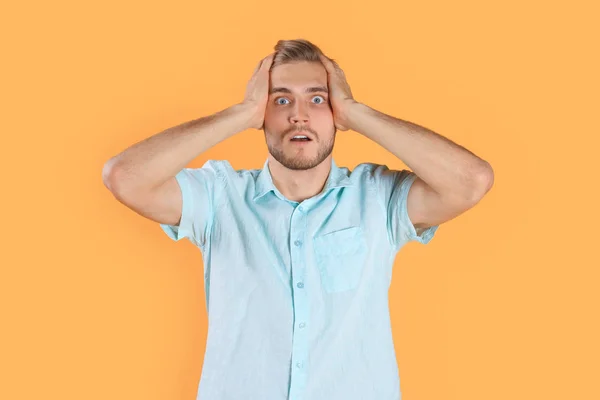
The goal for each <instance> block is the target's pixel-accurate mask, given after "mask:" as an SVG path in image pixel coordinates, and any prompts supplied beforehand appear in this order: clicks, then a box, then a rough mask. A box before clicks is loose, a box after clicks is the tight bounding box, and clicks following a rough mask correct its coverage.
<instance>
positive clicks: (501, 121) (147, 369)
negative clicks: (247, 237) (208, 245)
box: [0, 0, 600, 400]
mask: <svg viewBox="0 0 600 400" xmlns="http://www.w3.org/2000/svg"><path fill="white" fill-rule="evenodd" d="M252 3H253V2H246V1H240V0H238V1H234V2H222V1H219V2H183V1H177V2H166V1H162V2H157V1H154V2H148V1H128V2H120V1H114V0H113V1H104V2H94V3H87V2H81V1H55V2H41V1H36V2H28V3H21V4H19V5H16V4H17V2H13V3H12V4H11V3H7V4H5V5H3V6H2V12H1V13H0V14H1V16H0V30H1V31H0V33H1V39H0V40H1V41H2V47H1V48H2V63H1V66H0V68H1V69H2V71H1V74H0V76H1V78H0V79H1V80H2V82H1V89H0V91H1V92H2V96H1V99H2V104H1V113H2V119H1V124H2V136H1V139H2V143H1V147H2V157H1V161H0V162H1V174H2V175H1V184H2V197H1V198H2V212H3V222H4V227H3V229H2V241H1V243H2V251H1V253H0V254H1V256H0V263H1V267H2V268H1V275H0V278H1V280H0V289H1V290H0V317H1V323H2V326H1V329H0V335H1V337H0V398H1V399H7V400H9V399H10V400H13V399H41V398H43V399H62V400H67V399H69V400H71V399H88V400H92V399H93V400H96V399H119V400H120V399H144V400H155V399H157V400H158V399H193V398H195V397H194V396H195V393H196V389H197V384H198V380H199V379H200V372H201V366H202V359H203V354H204V348H205V340H206V327H207V326H206V323H207V317H206V313H205V301H204V291H203V282H202V259H201V253H200V251H199V250H198V249H197V248H195V247H193V245H192V244H191V243H189V242H187V241H185V242H178V243H176V242H172V241H171V240H170V239H169V238H168V237H167V236H166V235H165V234H164V233H163V232H162V231H161V229H160V227H159V225H158V224H157V223H154V222H152V221H150V220H146V219H144V218H143V217H141V216H139V215H137V214H135V213H134V212H133V211H131V210H129V209H128V208H126V207H125V206H124V205H122V204H120V203H119V202H118V201H117V200H115V199H114V198H113V197H112V195H111V193H110V192H109V191H108V190H107V189H106V188H105V187H104V186H103V184H102V178H101V171H102V167H103V164H104V162H105V161H106V160H108V159H109V158H110V157H111V156H113V155H115V154H117V153H118V152H120V151H122V150H124V149H125V148H126V147H128V146H130V145H132V144H133V143H135V142H137V141H140V140H142V139H144V138H147V137H149V136H151V135H153V134H155V133H158V132H160V131H162V130H164V129H167V128H169V127H171V126H174V125H177V124H180V123H182V122H185V121H188V120H191V119H195V118H199V117H201V116H204V115H208V114H211V113H214V112H216V111H219V110H221V109H223V108H225V107H228V106H230V105H232V104H234V103H238V102H240V101H241V100H242V99H243V94H244V90H245V85H246V83H247V80H248V79H249V78H250V76H251V74H252V71H253V69H254V67H255V66H256V64H257V63H258V61H259V60H260V59H261V58H263V57H264V56H266V55H267V54H268V53H270V52H271V51H273V46H274V45H275V43H276V42H277V40H279V39H296V38H305V39H308V40H311V41H312V42H314V43H315V44H317V45H318V46H320V47H321V48H322V50H323V51H324V52H325V54H327V55H328V56H330V57H332V58H334V59H336V60H337V61H338V62H339V64H340V66H341V67H342V69H344V71H345V72H346V76H347V78H348V81H349V83H350V86H351V88H352V90H353V94H354V96H355V98H356V99H357V100H358V101H360V102H363V103H366V104H368V105H369V106H371V107H373V108H375V109H378V110H380V111H382V112H385V113H388V114H390V115H393V116H396V117H398V118H401V119H405V120H408V121H411V122H415V123H418V124H420V125H423V126H426V127H428V128H430V129H432V130H434V131H436V132H438V133H440V134H442V135H444V136H446V137H448V138H449V139H451V140H453V141H455V142H456V143H458V144H460V145H462V146H465V147H466V148H467V149H469V150H471V151H473V152H474V153H475V154H477V155H479V156H480V157H482V158H484V159H486V160H487V161H489V162H490V163H491V164H492V166H493V168H494V171H495V185H494V187H493V189H492V191H491V192H490V193H489V194H488V196H487V197H486V198H484V200H483V201H482V202H481V203H479V204H478V205H477V206H476V207H475V208H473V209H472V210H470V211H468V212H467V213H466V214H463V215H462V216H460V217H458V218H456V219H454V220H452V221H450V222H448V223H446V224H443V225H442V226H441V227H440V229H439V230H438V232H437V234H436V237H435V238H434V239H433V240H432V242H431V243H430V244H429V245H427V246H423V245H420V244H418V243H411V244H409V245H408V246H406V247H405V248H404V249H403V250H402V251H401V252H400V253H398V257H397V260H396V265H395V269H394V276H393V283H392V287H391V290H390V303H391V308H392V320H393V332H394V341H395V345H396V351H397V357H398V362H399V367H400V375H401V382H402V392H403V399H404V400H434V399H435V400H441V399H444V400H446V399H447V400H458V399H460V400H481V399H488V400H492V399H498V400H500V399H502V400H506V399H545V400H549V399H577V400H588V399H589V400H592V399H600V387H599V386H598V379H599V376H600V364H599V363H598V360H599V357H600V348H599V344H598V338H599V337H600V329H599V309H600V307H599V306H600V295H599V292H600V290H599V286H600V285H599V283H600V280H599V279H598V278H599V277H600V274H599V273H598V269H599V266H600V262H599V257H598V255H597V251H598V244H597V243H596V239H597V238H598V235H597V233H596V232H597V227H596V225H597V223H598V211H597V207H598V197H597V189H596V185H597V183H598V180H599V179H598V177H597V175H598V174H597V160H598V144H599V141H598V136H599V134H600V129H599V128H600V124H599V123H598V117H599V114H600V112H599V111H600V101H599V100H598V94H599V92H600V85H599V82H600V81H599V78H598V71H600V63H599V56H598V46H599V45H598V43H599V41H598V39H599V37H600V29H599V28H598V24H597V21H598V15H599V12H598V11H599V10H598V6H596V5H593V3H594V2H592V1H589V2H583V1H570V2H544V1H529V2H522V1H516V0H509V1H504V2H494V3H493V4H492V3H487V2H481V1H475V0H469V1H466V0H456V1H439V0H438V1H418V2H417V1H412V2H407V1H388V2H382V1H367V2H358V1H349V0H344V1H341V0H338V1H312V0H308V1H302V2H281V1H262V2H261V3H260V5H255V4H252ZM596 4H597V3H596ZM594 24H595V25H596V26H595V27H594ZM266 155H267V149H266V145H265V141H264V136H263V133H262V131H257V130H249V131H245V132H242V133H240V134H239V135H237V136H235V137H233V138H230V139H228V140H226V141H224V142H222V143H220V144H219V145H217V146H215V147H214V148H212V149H211V150H210V151H208V152H206V153H205V154H201V155H200V156H199V157H198V158H197V159H196V160H194V162H193V163H192V164H190V166H192V167H199V166H201V165H202V164H203V163H204V161H206V160H207V159H229V160H230V161H231V163H232V165H233V166H234V167H235V168H238V169H239V168H248V169H249V168H260V167H262V164H263V162H264V159H265V157H266ZM334 157H335V160H336V162H337V163H338V165H340V166H348V167H351V168H354V166H356V165H357V164H359V163H361V162H377V163H381V164H387V165H388V166H390V168H397V169H399V168H403V167H404V164H403V163H402V162H401V161H400V160H398V159H396V158H395V157H394V156H393V155H391V153H389V152H387V151H386V150H384V149H383V148H382V147H380V146H378V145H377V144H375V143H374V142H372V141H370V140H368V139H366V138H365V137H364V136H362V135H360V134H358V133H356V132H352V131H347V132H338V138H337V142H336V147H335V150H334Z"/></svg>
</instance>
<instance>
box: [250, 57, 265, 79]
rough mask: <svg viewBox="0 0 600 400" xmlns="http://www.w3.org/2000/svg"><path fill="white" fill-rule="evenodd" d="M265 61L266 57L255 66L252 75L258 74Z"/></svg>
mask: <svg viewBox="0 0 600 400" xmlns="http://www.w3.org/2000/svg"><path fill="white" fill-rule="evenodd" d="M263 61H265V59H264V58H263V59H262V60H260V61H259V62H258V65H257V66H256V67H255V68H254V72H252V75H256V73H257V72H258V70H259V69H260V67H261V65H262V64H263Z"/></svg>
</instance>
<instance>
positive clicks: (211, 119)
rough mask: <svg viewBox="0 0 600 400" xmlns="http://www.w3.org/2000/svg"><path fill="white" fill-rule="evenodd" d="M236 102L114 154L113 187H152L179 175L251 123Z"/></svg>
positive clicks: (110, 166)
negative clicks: (196, 159)
mask: <svg viewBox="0 0 600 400" xmlns="http://www.w3.org/2000/svg"><path fill="white" fill-rule="evenodd" d="M250 112H251V111H250V110H248V109H247V108H246V107H245V106H244V105H242V104H236V105H233V106H231V107H229V108H226V109H224V110H221V111H219V112H217V113H215V114H212V115H209V116H205V117H202V118H198V119H195V120H191V121H188V122H185V123H182V124H180V125H177V126H174V127H171V128H169V129H166V130H165V131H163V132H160V133H157V134H155V135H153V136H151V137H149V138H147V139H144V140H142V141H141V142H138V143H136V144H134V145H132V146H130V147H129V148H127V149H126V150H124V151H123V152H121V153H119V154H117V155H116V156H114V157H112V158H111V159H110V160H109V161H108V162H107V163H106V164H105V166H104V169H103V171H102V175H103V179H104V181H105V183H107V185H108V186H112V188H111V190H134V191H137V190H151V189H153V188H155V187H157V186H160V185H161V184H162V183H164V182H166V181H167V180H168V179H169V178H171V177H173V176H175V175H176V174H177V173H178V172H179V171H181V170H182V169H183V168H184V167H185V166H186V165H188V164H189V162H190V161H192V160H193V159H194V158H196V157H197V156H198V155H199V154H201V153H203V152H205V151H206V150H208V149H209V148H211V147H213V146H214V145H216V144H218V143H219V142H221V141H223V140H225V139H227V138H229V137H230V136H233V135H235V134H236V133H239V132H241V131H243V130H245V129H247V128H248V127H249V126H248V120H249V115H250V114H249V113H250Z"/></svg>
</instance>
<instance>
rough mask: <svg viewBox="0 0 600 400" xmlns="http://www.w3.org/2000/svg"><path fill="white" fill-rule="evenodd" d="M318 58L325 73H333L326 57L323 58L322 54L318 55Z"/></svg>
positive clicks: (331, 65) (329, 61)
mask: <svg viewBox="0 0 600 400" xmlns="http://www.w3.org/2000/svg"><path fill="white" fill-rule="evenodd" d="M319 58H320V59H321V62H322V63H323V66H324V67H325V69H326V70H327V72H330V73H333V72H334V71H335V69H334V67H333V63H332V62H331V60H330V59H329V58H328V57H325V56H324V55H323V54H319Z"/></svg>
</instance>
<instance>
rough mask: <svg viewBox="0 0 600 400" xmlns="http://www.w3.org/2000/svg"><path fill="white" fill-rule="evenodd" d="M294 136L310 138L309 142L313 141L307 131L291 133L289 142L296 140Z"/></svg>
mask: <svg viewBox="0 0 600 400" xmlns="http://www.w3.org/2000/svg"><path fill="white" fill-rule="evenodd" d="M294 136H306V137H307V138H308V141H311V140H313V138H312V136H311V134H310V133H308V132H306V131H296V132H292V133H290V137H289V140H292V139H293V138H294Z"/></svg>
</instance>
